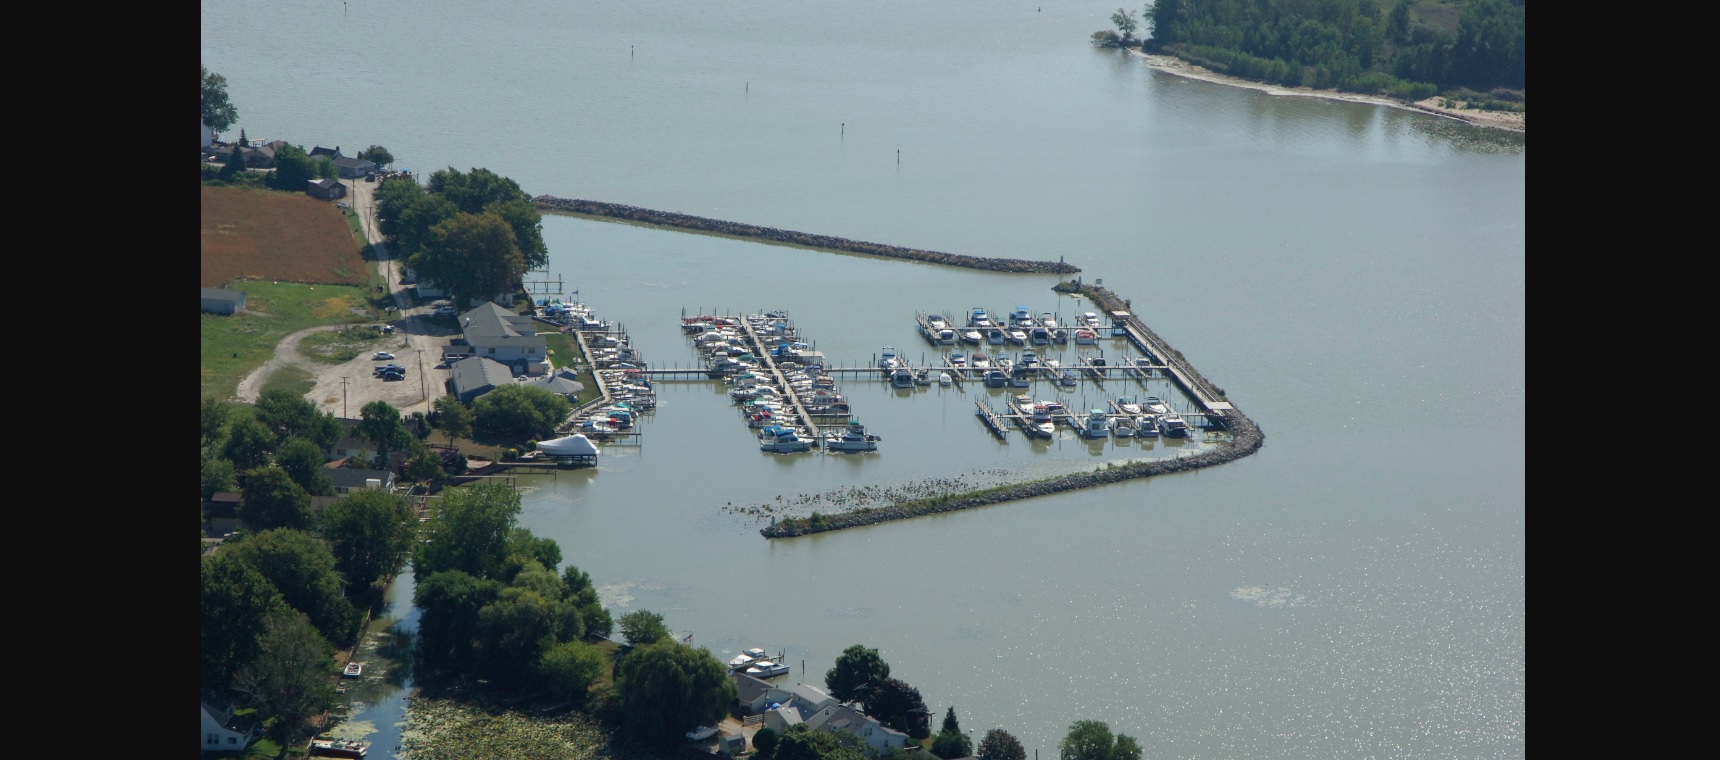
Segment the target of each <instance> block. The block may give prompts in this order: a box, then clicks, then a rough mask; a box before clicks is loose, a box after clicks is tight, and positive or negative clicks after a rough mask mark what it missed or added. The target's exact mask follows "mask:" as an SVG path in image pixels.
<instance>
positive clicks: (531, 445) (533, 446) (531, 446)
mask: <svg viewBox="0 0 1720 760" xmlns="http://www.w3.org/2000/svg"><path fill="white" fill-rule="evenodd" d="M526 451H537V439H536V438H533V439H531V440H529V441H526Z"/></svg>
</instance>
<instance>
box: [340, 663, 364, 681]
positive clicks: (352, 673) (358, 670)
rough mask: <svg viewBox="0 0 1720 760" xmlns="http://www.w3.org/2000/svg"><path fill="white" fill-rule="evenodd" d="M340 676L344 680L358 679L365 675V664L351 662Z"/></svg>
mask: <svg viewBox="0 0 1720 760" xmlns="http://www.w3.org/2000/svg"><path fill="white" fill-rule="evenodd" d="M340 675H341V677H342V678H357V677H359V676H362V675H364V664H363V663H359V662H349V663H347V664H346V667H345V668H344V669H342V670H341V671H340Z"/></svg>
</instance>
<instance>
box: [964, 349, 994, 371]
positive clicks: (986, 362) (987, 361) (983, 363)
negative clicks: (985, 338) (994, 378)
mask: <svg viewBox="0 0 1720 760" xmlns="http://www.w3.org/2000/svg"><path fill="white" fill-rule="evenodd" d="M968 361H969V363H971V364H972V365H973V368H974V369H991V357H989V356H986V355H985V354H984V353H982V352H979V351H975V352H974V353H973V356H972V357H969V359H968Z"/></svg>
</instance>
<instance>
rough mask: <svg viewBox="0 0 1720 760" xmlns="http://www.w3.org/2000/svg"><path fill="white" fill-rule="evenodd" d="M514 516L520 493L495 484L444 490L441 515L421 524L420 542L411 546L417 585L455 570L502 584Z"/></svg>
mask: <svg viewBox="0 0 1720 760" xmlns="http://www.w3.org/2000/svg"><path fill="white" fill-rule="evenodd" d="M519 514H520V495H519V494H518V493H517V492H515V491H514V490H513V489H512V488H509V487H507V486H505V485H502V484H499V483H482V484H479V485H474V486H467V487H465V488H451V489H448V490H447V491H444V492H443V494H442V509H441V512H440V513H439V514H438V515H437V516H436V518H435V519H433V520H431V521H430V522H429V523H428V524H427V525H426V535H425V538H426V541H425V542H424V543H421V544H417V545H416V546H417V554H416V556H415V557H414V558H413V563H412V564H413V567H412V571H413V574H414V575H415V576H416V578H417V579H418V580H420V581H422V580H423V579H424V578H425V577H426V576H428V575H430V574H431V573H435V572H440V571H443V570H459V571H461V572H464V573H468V574H470V575H471V576H473V577H475V578H480V579H492V578H493V579H496V580H504V577H503V575H502V572H503V570H504V569H505V568H506V567H507V559H508V534H509V532H510V531H511V530H512V529H513V527H514V521H515V520H516V519H518V517H519Z"/></svg>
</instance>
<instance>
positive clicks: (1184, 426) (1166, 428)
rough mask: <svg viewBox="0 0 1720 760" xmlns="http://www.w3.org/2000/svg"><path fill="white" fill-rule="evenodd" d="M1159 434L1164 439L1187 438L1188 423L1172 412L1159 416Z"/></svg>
mask: <svg viewBox="0 0 1720 760" xmlns="http://www.w3.org/2000/svg"><path fill="white" fill-rule="evenodd" d="M1159 432H1160V433H1163V434H1164V436H1165V437H1166V438H1187V437H1188V422H1186V421H1184V420H1183V418H1182V415H1180V414H1176V413H1174V412H1173V413H1171V414H1163V415H1159Z"/></svg>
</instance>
